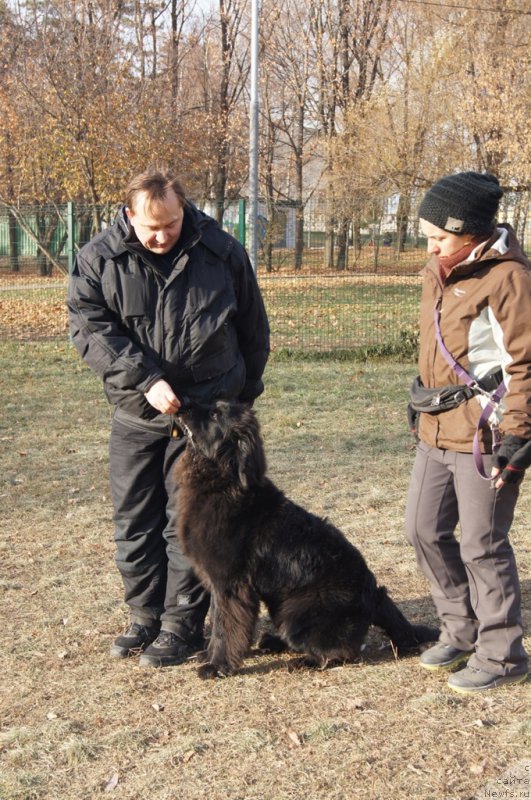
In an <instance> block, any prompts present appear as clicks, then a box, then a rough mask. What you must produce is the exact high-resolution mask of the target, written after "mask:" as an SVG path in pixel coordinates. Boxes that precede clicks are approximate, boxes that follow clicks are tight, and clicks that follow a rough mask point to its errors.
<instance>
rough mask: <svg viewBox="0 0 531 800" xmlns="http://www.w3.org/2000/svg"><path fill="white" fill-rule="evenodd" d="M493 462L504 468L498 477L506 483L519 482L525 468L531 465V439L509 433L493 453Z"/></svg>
mask: <svg viewBox="0 0 531 800" xmlns="http://www.w3.org/2000/svg"><path fill="white" fill-rule="evenodd" d="M492 463H493V465H494V466H495V467H496V468H497V469H500V470H502V473H501V475H499V476H498V477H499V478H501V479H502V481H503V482H504V483H519V482H520V481H521V480H522V478H523V477H524V472H525V470H526V469H527V467H529V466H530V465H531V439H523V438H522V437H521V436H513V435H512V434H511V433H508V434H507V435H506V436H505V437H504V439H503V442H502V443H501V445H500V447H499V448H498V450H497V451H496V452H495V453H494V454H493V457H492Z"/></svg>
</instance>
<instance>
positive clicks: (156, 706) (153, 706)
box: [151, 703, 164, 711]
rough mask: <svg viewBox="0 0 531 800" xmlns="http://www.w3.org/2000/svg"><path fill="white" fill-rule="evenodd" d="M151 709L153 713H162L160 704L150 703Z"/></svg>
mask: <svg viewBox="0 0 531 800" xmlns="http://www.w3.org/2000/svg"><path fill="white" fill-rule="evenodd" d="M151 708H152V709H153V711H164V706H163V705H161V704H160V703H152V704H151Z"/></svg>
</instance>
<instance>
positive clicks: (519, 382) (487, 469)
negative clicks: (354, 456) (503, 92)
mask: <svg viewBox="0 0 531 800" xmlns="http://www.w3.org/2000/svg"><path fill="white" fill-rule="evenodd" d="M502 194H503V192H502V190H501V188H500V186H499V183H498V180H497V179H496V178H495V177H494V176H493V175H488V174H479V173H475V172H464V173H460V174H456V175H448V176H446V177H443V178H441V179H440V180H439V181H438V182H437V183H436V184H435V185H434V186H432V188H431V189H430V190H429V191H428V192H427V194H426V195H425V197H424V198H423V200H422V202H421V204H420V209H419V216H420V222H421V229H422V232H423V234H424V235H425V236H426V238H427V240H428V253H429V254H430V255H431V258H430V260H429V262H428V264H427V266H426V267H425V269H424V271H423V275H424V285H423V292H422V299H421V307H420V352H419V372H420V375H419V378H420V380H417V381H416V382H415V384H414V388H415V391H414V392H413V391H412V401H413V403H415V401H416V400H418V397H417V395H418V393H419V391H420V392H422V393H423V403H421V404H420V405H417V410H419V409H422V410H421V413H420V414H418V431H417V433H418V437H419V441H418V446H417V454H416V458H415V464H414V467H413V473H412V477H411V484H410V488H409V493H408V500H407V509H406V527H407V537H408V541H409V542H410V543H411V544H412V545H413V547H414V548H415V552H416V556H417V561H418V564H419V566H420V568H421V570H422V571H423V573H424V575H425V576H426V578H427V579H428V580H429V581H430V584H431V590H432V596H433V600H434V603H435V606H436V609H437V613H438V615H439V618H440V622H441V634H440V638H439V642H438V643H437V644H436V645H435V646H434V647H431V648H430V649H429V650H426V651H425V652H424V653H423V654H422V656H421V658H420V663H421V664H422V666H423V667H425V668H427V669H430V670H451V669H453V668H454V667H457V666H458V665H461V667H462V665H463V663H464V662H467V664H466V666H465V667H464V668H461V669H460V670H459V671H457V672H453V674H452V675H451V676H450V678H449V681H448V685H449V686H450V687H451V688H452V689H454V690H455V691H458V692H463V693H475V692H481V691H485V690H489V689H492V688H495V687H497V686H500V685H502V684H506V683H517V682H521V681H524V680H525V679H526V676H527V670H528V659H527V654H526V652H525V650H524V647H523V643H522V638H523V630H522V615H521V599H520V585H519V579H518V573H517V569H516V562H515V558H514V553H513V550H512V547H511V545H510V543H509V529H510V527H511V523H512V520H513V514H514V508H515V505H516V501H517V498H518V492H519V484H520V482H521V479H522V477H523V474H524V470H525V468H526V467H527V466H529V464H530V463H531V334H530V327H529V320H530V318H531V268H530V264H529V261H528V259H527V258H526V256H525V255H524V253H523V251H522V249H521V247H520V245H519V244H518V242H517V240H516V237H515V235H514V232H513V230H512V229H511V227H510V226H509V225H505V224H504V225H495V223H494V218H495V216H496V213H497V211H498V205H499V202H500V198H501V197H502ZM455 362H457V364H456V363H455ZM456 370H457V372H456ZM468 376H470V378H468ZM502 379H503V385H502V386H500V388H499V389H498V392H497V394H496V396H495V397H494V398H493V399H492V400H491V401H490V404H489V400H490V396H491V395H492V393H493V391H494V390H495V389H496V388H497V387H498V385H499V381H500V380H502ZM467 384H469V385H467ZM455 385H459V391H458V392H457V394H456V392H455V390H453V388H452V387H453V386H455ZM441 388H444V389H445V390H446V392H445V394H444V395H442V394H441V392H440V389H441ZM434 389H436V390H437V391H435V392H433V391H432V392H430V390H434ZM448 390H449V391H448ZM504 391H505V393H504ZM452 392H453V394H452ZM448 394H450V396H452V398H453V400H452V401H451V402H449V403H445V404H444V405H442V406H441V405H439V406H437V403H438V402H439V403H440V401H441V397H442V396H444V397H446V396H447V395H448ZM426 395H428V396H431V404H430V403H429V402H428V403H426ZM502 395H503V399H502V400H501V401H500V402H498V401H499V398H500V396H502ZM487 404H489V405H487ZM426 409H428V410H426ZM441 409H444V410H441ZM483 412H484V413H483ZM482 414H483V420H481V421H480V418H481V417H482ZM483 421H484V422H485V424H484V425H483V424H482V423H483ZM475 438H476V439H477V444H478V447H477V450H478V453H477V454H476V457H475V456H474V452H473V450H474V445H473V443H474V439H475ZM493 449H494V454H493ZM479 450H480V451H481V453H479ZM481 473H483V475H482V474H481ZM489 478H491V479H490V480H489ZM458 523H459V526H460V536H459V538H456V536H455V529H456V527H457V524H458Z"/></svg>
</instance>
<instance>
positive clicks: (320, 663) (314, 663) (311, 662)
mask: <svg viewBox="0 0 531 800" xmlns="http://www.w3.org/2000/svg"><path fill="white" fill-rule="evenodd" d="M328 664H329V661H328V659H327V658H323V657H321V656H301V657H300V658H294V659H293V660H292V661H290V663H289V664H288V670H289V671H290V672H291V671H296V670H299V669H326V668H327V666H328Z"/></svg>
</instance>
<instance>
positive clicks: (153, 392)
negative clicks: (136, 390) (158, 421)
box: [145, 380, 181, 414]
mask: <svg viewBox="0 0 531 800" xmlns="http://www.w3.org/2000/svg"><path fill="white" fill-rule="evenodd" d="M145 397H146V400H147V401H148V403H149V404H150V405H152V406H153V408H156V409H157V411H160V413H161V414H176V413H177V411H178V410H179V408H180V407H181V403H180V400H179V398H178V397H177V395H176V394H175V392H174V391H173V389H172V388H171V386H170V384H169V383H167V382H166V381H164V380H160V381H157V382H156V383H154V384H153V386H152V387H151V389H149V391H147V392H146V393H145Z"/></svg>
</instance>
